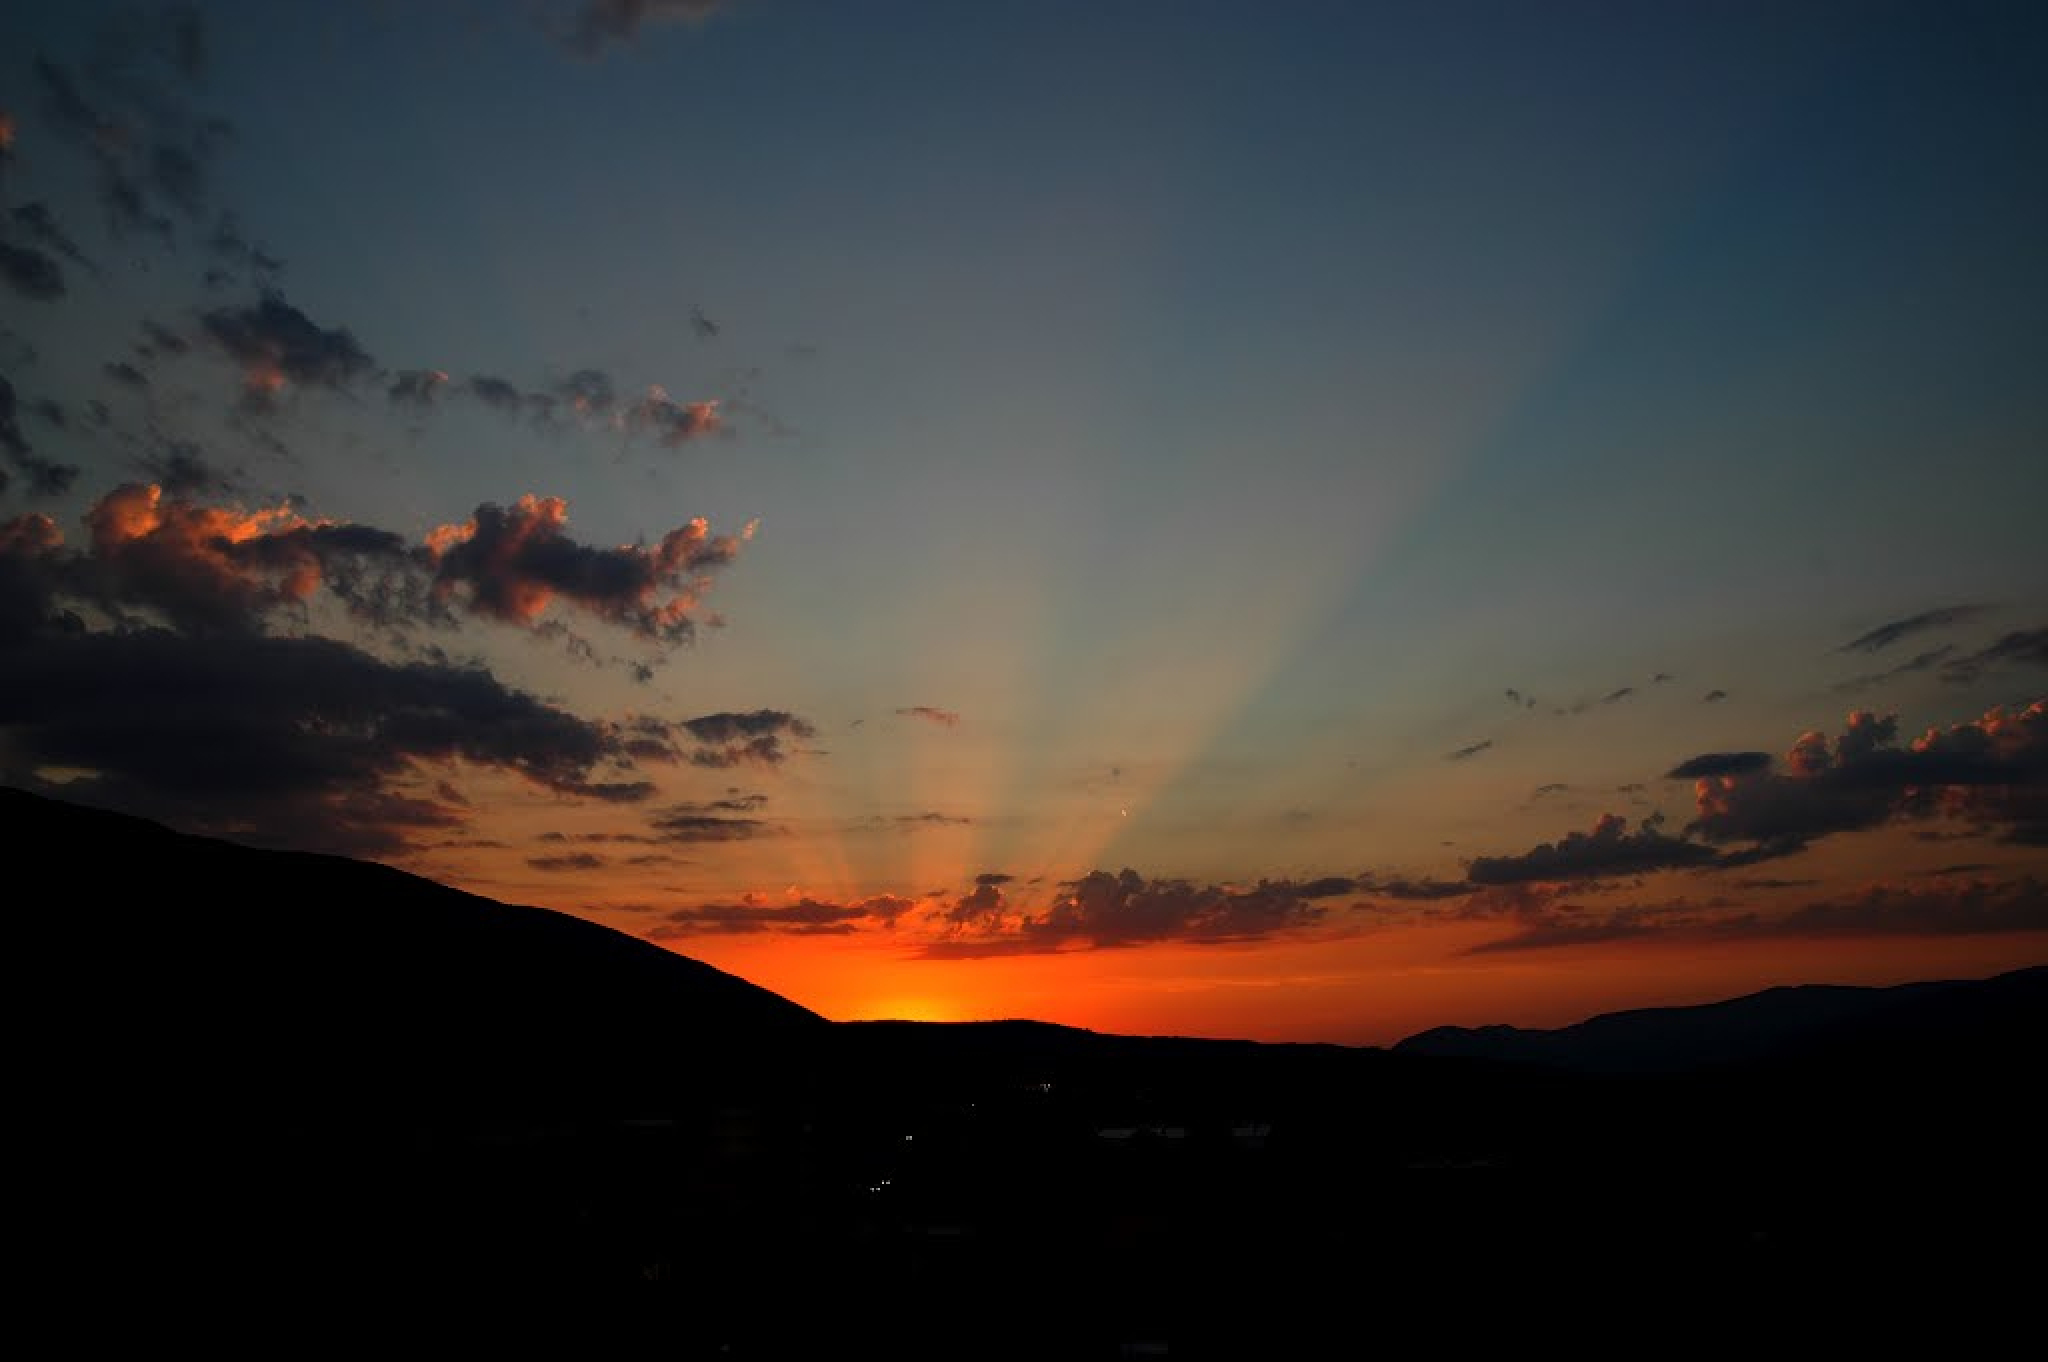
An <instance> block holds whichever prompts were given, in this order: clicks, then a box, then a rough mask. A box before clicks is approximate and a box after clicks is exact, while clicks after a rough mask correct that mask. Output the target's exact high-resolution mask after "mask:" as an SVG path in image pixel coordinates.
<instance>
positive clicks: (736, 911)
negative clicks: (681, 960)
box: [647, 894, 917, 941]
mask: <svg viewBox="0 0 2048 1362" xmlns="http://www.w3.org/2000/svg"><path fill="white" fill-rule="evenodd" d="M916 906H917V904H916V902H915V901H914V900H912V899H906V898H900V897H898V896H896V895H894V894H877V895H875V896H873V897H872V898H865V899H855V900H852V901H851V902H847V903H835V902H832V901H831V900H828V899H814V898H811V897H809V896H807V895H806V896H802V897H798V898H795V899H792V900H790V901H789V902H786V903H767V902H764V901H761V900H759V899H757V898H754V897H752V896H749V897H748V898H747V899H744V900H742V901H741V902H739V903H706V904H699V905H696V906H695V907H690V908H678V909H675V910H674V911H672V912H669V913H667V914H665V915H664V921H663V923H662V925H660V926H657V927H655V928H654V929H652V930H651V931H649V932H648V933H647V937H648V939H649V940H653V941H665V940H673V939H675V938H678V937H685V936H718V935H743V934H753V933H762V932H777V933H781V934H783V935H789V936H822V935H831V936H838V935H847V934H851V933H852V932H855V931H858V930H860V929H861V928H862V927H880V928H883V929H885V930H886V929H888V928H891V927H894V926H895V925H896V922H897V920H898V919H899V918H901V917H902V916H903V915H904V914H905V913H907V912H909V911H910V910H911V909H913V908H915V907H916Z"/></svg>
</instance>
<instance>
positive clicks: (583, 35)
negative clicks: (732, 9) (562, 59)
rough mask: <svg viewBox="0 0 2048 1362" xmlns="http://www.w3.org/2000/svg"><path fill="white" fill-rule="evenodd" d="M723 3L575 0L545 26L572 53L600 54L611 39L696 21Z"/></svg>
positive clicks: (630, 38) (619, 41) (623, 42)
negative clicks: (569, 9) (566, 12)
mask: <svg viewBox="0 0 2048 1362" xmlns="http://www.w3.org/2000/svg"><path fill="white" fill-rule="evenodd" d="M723 4H724V0H578V3H577V5H576V7H575V10H574V12H573V13H571V14H569V15H568V16H567V17H566V18H565V17H561V16H555V17H553V18H551V19H550V21H549V25H548V27H549V31H550V32H551V33H552V34H553V35H554V37H555V39H556V41H558V42H560V43H561V44H562V46H564V47H566V48H567V49H568V50H569V51H570V52H572V53H574V54H575V55H577V56H579V57H600V56H602V55H604V51H605V49H606V48H607V47H608V46H610V45H611V44H613V43H617V44H619V45H621V46H625V45H629V44H631V43H632V42H633V41H634V39H636V38H638V37H639V36H640V31H641V30H642V29H643V28H647V27H650V26H653V25H656V24H670V23H698V22H701V21H703V20H704V19H707V18H709V17H710V16H711V15H712V14H714V13H716V12H717V11H718V10H719V9H721V8H722V7H723Z"/></svg>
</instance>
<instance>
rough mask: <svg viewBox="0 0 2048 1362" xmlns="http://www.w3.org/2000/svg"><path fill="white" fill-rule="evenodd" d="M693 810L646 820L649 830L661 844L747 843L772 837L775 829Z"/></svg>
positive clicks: (751, 820) (687, 807) (682, 808)
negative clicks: (758, 838) (651, 830)
mask: <svg viewBox="0 0 2048 1362" xmlns="http://www.w3.org/2000/svg"><path fill="white" fill-rule="evenodd" d="M695 810H696V806H693V805H689V804H681V805H677V806H676V807H675V808H672V809H670V810H669V811H668V812H667V813H664V814H661V815H660V816H659V817H656V818H653V819H651V820H649V822H648V826H649V827H651V828H653V829H654V832H655V835H656V836H657V837H658V838H659V839H660V840H662V841H664V842H747V841H752V840H753V839H754V838H756V837H769V836H773V835H774V834H775V832H776V831H777V829H776V828H775V827H774V825H772V824H770V823H766V822H764V821H762V820H761V819H758V818H726V817H722V816H719V815H716V814H706V813H698V812H696V811H695Z"/></svg>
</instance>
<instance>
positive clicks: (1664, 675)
mask: <svg viewBox="0 0 2048 1362" xmlns="http://www.w3.org/2000/svg"><path fill="white" fill-rule="evenodd" d="M1677 679H1678V678H1677V677H1675V676H1673V675H1672V674H1671V673H1670V672H1658V673H1657V674H1656V675H1655V676H1653V677H1651V678H1650V684H1651V685H1653V686H1661V685H1664V684H1665V683H1666V682H1670V681H1676V680H1677Z"/></svg>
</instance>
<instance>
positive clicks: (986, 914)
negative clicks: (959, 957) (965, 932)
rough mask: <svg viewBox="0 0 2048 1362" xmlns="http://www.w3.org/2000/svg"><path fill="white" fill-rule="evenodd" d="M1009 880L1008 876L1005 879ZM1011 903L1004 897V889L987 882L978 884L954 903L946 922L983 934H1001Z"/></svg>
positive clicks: (946, 914) (946, 915)
mask: <svg viewBox="0 0 2048 1362" xmlns="http://www.w3.org/2000/svg"><path fill="white" fill-rule="evenodd" d="M1003 878H1004V879H1008V878H1009V877H1008V876H1007V875H1006V876H1004V877H1003ZM1008 910H1009V903H1008V901H1007V900H1005V899H1004V897H1003V891H1002V888H1001V887H1000V886H999V885H996V884H990V883H987V882H986V881H983V882H979V883H977V884H976V885H975V886H974V888H973V889H971V890H969V891H968V892H967V893H965V894H962V895H961V896H960V897H959V898H957V899H955V900H954V901H953V906H952V907H950V908H948V909H947V910H946V913H945V919H944V920H945V921H946V922H947V923H949V924H951V925H953V926H956V927H970V928H973V929H975V930H977V931H982V932H1000V931H1001V930H1002V929H1003V922H1004V916H1005V914H1006V913H1007V912H1008Z"/></svg>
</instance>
